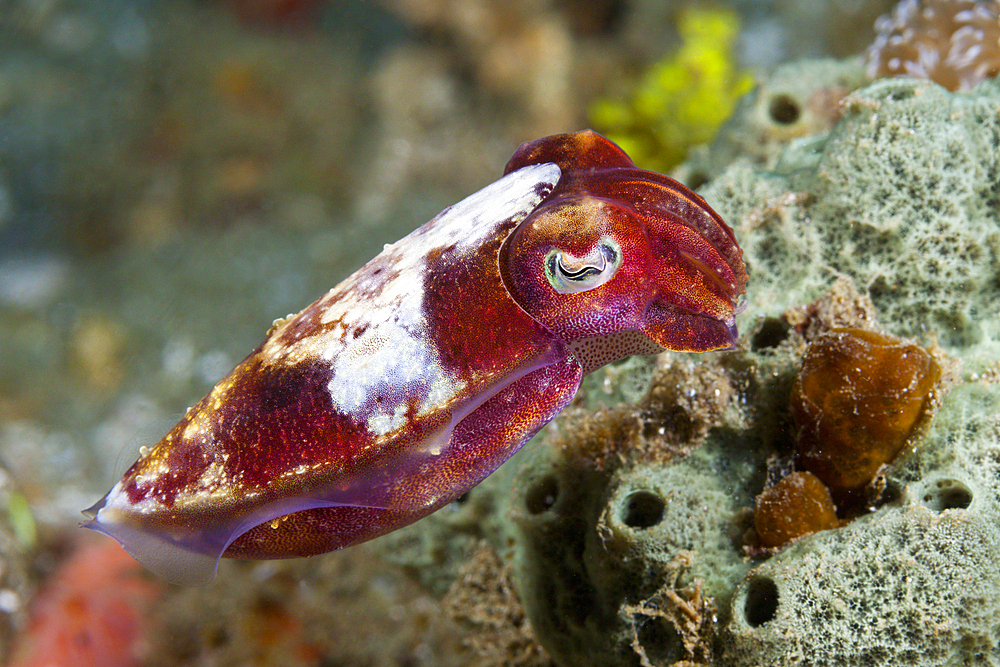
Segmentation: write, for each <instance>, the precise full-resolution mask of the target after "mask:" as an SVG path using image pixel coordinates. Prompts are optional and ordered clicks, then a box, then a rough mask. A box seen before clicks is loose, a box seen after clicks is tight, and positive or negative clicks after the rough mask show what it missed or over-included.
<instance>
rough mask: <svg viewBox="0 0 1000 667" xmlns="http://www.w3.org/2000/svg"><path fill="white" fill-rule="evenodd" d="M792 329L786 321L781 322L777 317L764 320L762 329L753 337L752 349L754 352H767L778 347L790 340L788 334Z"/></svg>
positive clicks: (751, 341) (751, 340)
mask: <svg viewBox="0 0 1000 667" xmlns="http://www.w3.org/2000/svg"><path fill="white" fill-rule="evenodd" d="M790 329H791V327H789V326H788V323H787V322H785V321H784V320H779V319H778V318H776V317H769V318H767V319H766V320H764V321H763V322H762V323H761V325H760V329H758V330H757V333H755V334H754V335H753V337H752V338H751V339H750V349H752V350H753V351H754V352H757V351H759V350H767V349H770V348H772V347H778V346H779V345H781V343H782V342H783V341H784V340H785V339H786V338H788V332H789V330H790Z"/></svg>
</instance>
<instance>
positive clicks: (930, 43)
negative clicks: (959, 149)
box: [867, 0, 1000, 90]
mask: <svg viewBox="0 0 1000 667" xmlns="http://www.w3.org/2000/svg"><path fill="white" fill-rule="evenodd" d="M875 30H876V31H877V32H878V36H877V37H876V39H875V43H874V44H872V45H871V46H870V47H868V54H867V72H868V75H869V76H870V77H871V78H873V79H875V78H879V77H886V76H912V77H918V78H922V79H930V80H931V81H934V82H935V83H938V84H940V85H942V86H944V87H945V88H947V89H948V90H959V89H966V88H972V87H973V86H975V85H976V84H977V83H979V82H980V81H982V80H983V79H988V78H992V77H994V76H996V75H997V73H998V72H1000V2H998V1H997V0H980V1H978V2H977V1H974V0H903V1H902V2H900V3H899V4H898V5H896V8H895V9H894V10H893V12H892V15H891V16H889V15H885V16H881V17H879V19H878V20H877V21H876V22H875Z"/></svg>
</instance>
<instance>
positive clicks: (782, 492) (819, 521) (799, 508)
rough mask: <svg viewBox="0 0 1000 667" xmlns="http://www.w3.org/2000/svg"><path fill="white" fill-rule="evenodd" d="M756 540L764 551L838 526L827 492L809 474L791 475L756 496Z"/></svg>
mask: <svg viewBox="0 0 1000 667" xmlns="http://www.w3.org/2000/svg"><path fill="white" fill-rule="evenodd" d="M753 524H754V529H755V530H756V531H757V538H758V539H759V540H760V543H761V544H762V545H764V546H765V547H769V548H775V547H780V546H784V545H785V544H788V543H789V542H791V541H792V540H794V539H797V538H800V537H803V536H804V535H808V534H810V533H815V532H816V531H819V530H827V529H830V528H836V527H838V526H839V525H840V522H839V521H838V520H837V511H836V508H835V507H834V505H833V498H831V497H830V491H829V489H827V488H826V486H824V485H823V482H821V481H819V478H818V477H816V475H814V474H812V473H811V472H793V473H792V474H791V475H789V476H788V477H785V478H784V479H782V480H781V481H780V482H778V483H777V484H775V485H774V486H771V487H768V488H766V489H764V491H763V492H761V494H760V495H759V496H757V504H756V507H755V508H754V513H753Z"/></svg>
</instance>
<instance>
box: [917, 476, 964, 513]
mask: <svg viewBox="0 0 1000 667" xmlns="http://www.w3.org/2000/svg"><path fill="white" fill-rule="evenodd" d="M923 503H924V506H925V507H927V508H928V509H930V510H933V511H935V512H943V511H945V510H956V509H959V510H964V509H965V508H966V507H968V506H969V505H971V504H972V491H971V490H970V489H969V487H967V486H966V485H965V484H963V483H962V482H960V481H958V480H957V479H939V480H938V481H937V483H935V484H934V486H932V487H931V488H929V489H927V490H926V491H925V492H924V497H923Z"/></svg>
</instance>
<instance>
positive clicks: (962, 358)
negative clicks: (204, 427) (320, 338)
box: [0, 0, 1000, 667]
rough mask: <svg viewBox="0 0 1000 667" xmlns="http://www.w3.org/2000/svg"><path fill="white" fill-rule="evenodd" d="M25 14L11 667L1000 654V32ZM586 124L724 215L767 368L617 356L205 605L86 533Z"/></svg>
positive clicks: (812, 5) (133, 7) (850, 1)
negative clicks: (530, 434) (538, 422)
mask: <svg viewBox="0 0 1000 667" xmlns="http://www.w3.org/2000/svg"><path fill="white" fill-rule="evenodd" d="M0 7H2V12H0V14H2V16H0V50H2V57H0V661H2V663H3V664H10V665H18V666H21V665H103V666H115V665H164V666H165V665H205V666H216V665H270V664H274V665H323V666H333V665H337V666H344V667H348V666H358V667H360V666H383V665H384V666H389V665H400V666H402V665H406V666H414V667H415V666H418V665H427V666H434V665H441V666H447V665H483V666H494V665H497V666H499V665H512V666H513V665H518V666H520V665H525V666H526V665H537V666H547V665H619V664H620V665H642V666H643V667H645V666H649V665H655V666H656V667H660V666H661V665H763V664H768V665H798V664H803V665H805V664H808V665H972V664H974V665H995V664H1000V570H998V569H997V567H996V563H997V562H998V556H1000V387H998V385H997V382H998V380H1000V366H998V363H1000V269H998V267H1000V222H998V218H1000V148H998V146H1000V85H998V83H997V81H996V80H995V79H993V77H994V76H995V75H996V74H997V72H998V71H1000V55H998V54H1000V43H998V41H997V40H998V37H1000V18H998V12H997V3H995V2H978V3H977V2H968V1H967V2H944V1H943V0H939V1H937V2H923V3H917V2H912V1H911V2H903V3H900V4H899V6H898V7H896V9H895V14H890V12H892V11H893V9H894V3H891V2H882V1H875V0H871V1H864V0H830V1H828V2H816V1H814V0H773V1H767V2H762V1H759V0H757V1H750V0H747V1H744V2H711V3H702V2H690V1H687V2H683V1H670V0H663V1H654V0H631V1H630V0H598V1H596V2H582V1H579V2H574V1H571V0H467V1H465V0H381V1H379V2H365V1H363V0H343V1H338V0H215V1H208V0H203V1H194V0H190V1H185V0H160V1H155V0H102V1H101V2H87V1H84V0H6V1H5V2H3V3H0ZM880 16H885V18H883V19H881V20H879V26H878V30H877V29H876V20H877V19H878V17H880ZM879 35H881V36H879ZM873 45H874V46H873ZM869 47H871V48H869ZM933 54H937V55H933ZM900 74H905V75H909V76H910V77H915V78H908V77H905V76H904V77H902V78H899V77H898V76H897V75H900ZM585 127H592V128H593V129H595V130H596V131H598V132H601V133H602V134H605V135H606V136H608V137H609V138H611V139H612V140H614V141H616V142H618V143H619V145H621V146H622V148H624V149H625V150H626V152H628V153H629V155H631V156H632V158H633V160H634V161H635V162H636V164H637V165H638V166H639V167H641V168H646V169H652V170H656V171H660V172H663V173H668V174H671V175H673V176H674V177H675V178H678V179H679V180H680V181H682V182H684V183H686V184H688V185H690V186H691V187H693V188H696V189H697V190H698V191H699V193H700V194H701V195H702V196H704V197H705V199H706V200H707V201H708V203H709V204H710V205H711V206H712V207H713V208H715V209H716V210H717V211H718V212H719V213H720V214H721V215H722V217H723V218H724V219H725V220H726V221H727V222H728V224H729V225H730V226H731V227H733V229H734V230H735V232H736V236H737V239H738V241H739V242H740V244H741V246H742V247H743V250H744V257H745V260H746V263H747V268H748V272H749V275H750V281H749V284H748V290H747V297H746V302H747V306H746V309H745V311H744V312H742V314H740V315H739V316H738V317H737V325H738V327H739V330H740V333H741V340H740V344H739V345H738V346H737V348H736V349H735V350H731V351H725V352H720V353H709V354H707V355H684V354H670V353H667V354H664V355H661V356H659V357H656V358H648V359H631V360H628V361H625V362H622V363H620V364H617V365H614V366H612V367H609V368H606V369H602V370H599V371H598V372H597V373H595V374H594V375H592V376H590V378H589V379H588V380H587V381H586V382H585V387H584V389H583V390H581V393H580V395H579V396H578V398H577V400H576V401H574V403H573V404H572V405H571V407H570V408H568V409H567V410H566V411H565V412H564V413H563V415H561V416H560V417H559V418H557V419H556V420H555V421H554V422H553V423H552V424H550V425H549V426H548V427H546V429H545V430H543V431H542V433H540V434H539V435H538V436H537V437H536V438H534V439H533V440H532V441H531V442H530V443H529V444H527V445H526V446H525V448H524V451H523V452H522V453H520V454H518V455H517V456H516V457H515V458H514V459H512V460H511V461H509V462H508V463H507V464H505V465H504V466H503V467H502V468H501V470H500V471H498V472H497V473H496V474H495V475H494V476H493V477H491V478H489V479H488V480H487V481H486V482H484V483H483V484H482V485H481V486H480V487H477V488H476V489H474V490H473V491H472V492H470V493H469V494H468V495H467V497H464V498H463V499H462V500H461V502H457V503H454V504H453V505H450V506H448V507H446V508H444V509H443V510H441V511H440V512H438V513H437V514H435V515H432V516H431V517H429V518H428V519H426V520H424V521H421V522H418V523H417V524H414V525H413V526H410V527H408V528H406V529H403V530H401V531H398V532H397V533H394V534H391V535H388V536H385V537H383V538H379V539H377V540H374V541H372V542H369V543H365V544H362V545H359V546H356V547H352V548H350V549H347V550H345V551H342V552H336V553H332V554H326V555H322V556H318V557H314V558H310V559H299V560H289V561H266V562H253V563H251V562H241V561H223V562H222V564H221V565H220V568H219V576H218V578H217V579H216V581H214V582H213V583H212V584H210V585H208V586H206V587H201V588H181V587H176V586H171V585H167V584H166V583H164V582H161V581H159V580H157V579H155V578H154V577H152V576H151V575H149V574H148V573H146V572H145V571H144V570H142V568H141V567H140V566H138V565H137V564H136V563H135V562H134V561H132V559H131V558H130V557H128V556H127V554H125V553H124V552H123V551H122V550H121V549H120V547H118V546H117V544H115V543H114V542H113V541H111V540H108V539H106V538H103V537H100V536H98V535H95V534H91V533H90V532H89V531H83V530H81V529H79V528H78V523H79V521H80V519H81V516H80V514H79V512H80V510H81V509H83V508H86V507H89V506H90V505H92V504H93V503H94V502H95V501H96V500H97V499H98V498H100V497H101V495H102V494H103V493H104V492H105V491H106V490H107V489H108V488H109V487H110V486H111V484H113V483H114V481H116V480H117V479H118V478H119V477H120V475H121V473H122V472H123V471H124V469H125V468H126V467H127V466H128V465H129V464H130V463H131V462H132V461H133V460H134V459H135V457H136V455H137V452H138V450H139V448H140V447H143V446H152V445H153V444H155V443H156V441H158V440H159V438H160V437H161V436H162V435H163V434H164V433H166V432H167V431H168V430H169V429H170V427H171V426H173V424H174V423H175V422H176V421H177V420H178V419H179V418H180V416H181V415H182V414H183V413H184V411H185V410H186V409H187V407H188V406H190V405H193V404H194V403H196V402H197V401H198V400H199V399H200V398H201V397H202V396H203V395H205V394H206V393H207V392H208V391H209V390H210V389H211V387H212V386H213V385H214V384H215V383H216V382H217V381H218V380H219V379H220V378H222V377H223V376H224V375H225V374H226V373H228V372H229V371H230V369H232V367H233V366H235V365H236V364H237V363H238V362H239V361H240V360H241V359H243V357H244V356H245V355H246V354H247V353H249V352H250V351H251V350H253V349H254V348H255V347H256V346H257V345H258V344H259V343H260V341H261V340H262V339H263V337H264V335H265V334H266V332H267V331H268V329H269V327H270V326H271V324H272V322H273V321H274V320H275V319H276V318H280V317H283V316H285V315H286V314H287V313H294V312H297V311H298V310H300V309H301V308H303V307H304V306H306V305H308V304H309V303H310V302H312V301H313V300H314V299H315V298H317V297H318V296H320V295H321V294H323V293H324V292H325V291H326V290H328V289H329V288H331V287H333V286H334V285H335V284H337V283H338V282H340V280H341V279H343V278H344V277H345V276H347V275H348V274H349V273H350V272H351V271H353V270H354V269H356V268H357V267H359V266H360V265H361V264H363V263H364V262H365V261H367V260H368V259H369V258H371V257H373V256H374V255H376V254H377V253H378V252H380V251H381V249H382V247H383V245H384V244H386V243H391V242H393V241H395V240H397V239H399V238H401V237H402V236H404V235H405V234H407V233H409V232H410V231H411V230H412V229H414V228H416V227H417V226H419V225H421V224H423V223H424V222H425V221H427V220H429V219H430V218H431V217H433V216H434V215H435V214H436V213H437V212H438V211H440V210H441V209H443V208H444V207H445V206H448V205H450V204H453V203H454V202H456V201H458V200H460V199H462V198H463V197H465V196H466V195H468V194H470V193H472V192H474V191H476V190H478V189H479V188H481V187H483V186H484V185H486V184H488V183H490V182H492V181H494V180H496V179H497V178H499V177H500V175H501V172H502V169H503V165H504V164H505V162H506V161H507V159H508V158H509V157H510V155H511V153H512V152H513V151H514V150H515V149H516V147H517V146H518V145H519V144H520V143H522V142H524V141H527V140H531V139H536V138H539V137H542V136H545V135H549V134H554V133H562V132H570V131H575V130H578V129H582V128H585ZM851 355H854V356H851ZM844 358H846V359H847V360H846V361H843V359H844ZM855 368H864V369H866V370H867V371H868V372H865V373H861V376H855V375H852V373H853V372H854V371H853V370H852V369H855ZM844 369H847V370H844ZM859 372H860V371H859ZM838 382H841V383H843V384H844V385H845V386H847V388H846V389H843V390H842V391H841V392H840V393H837V387H838V385H837V383H838ZM866 383H867V384H866ZM831 387H832V389H831ZM859 387H861V389H859ZM828 389H829V392H828V394H829V395H828V394H827V393H823V392H824V391H826V390H828ZM816 405H819V406H821V407H820V408H815V406H816ZM845 406H846V407H845ZM859 414H860V415H862V418H861V419H860V421H859V420H857V419H855V417H851V416H850V415H854V416H857V415H859ZM845 415H846V416H845ZM907 415H908V416H907ZM831 424H833V426H830V425H831ZM824 429H826V430H824ZM817 433H818V434H819V435H816V434H817ZM830 443H833V444H830ZM831 449H833V450H835V451H834V452H833V453H830V450H831ZM859 460H869V461H874V463H873V464H872V466H870V469H869V468H865V470H866V471H867V472H864V473H862V480H861V482H860V483H847V482H844V483H843V484H840V485H838V484H839V482H838V480H840V479H842V478H839V477H837V473H830V472H829V469H830V468H834V467H837V466H840V468H838V470H840V469H843V468H847V469H850V470H855V469H856V468H857V467H858V465H859V464H858V463H857V462H858V461H859ZM817 461H818V463H817ZM807 476H812V477H811V478H810V477H807ZM817 478H819V479H821V480H822V481H819V480H818V479H817ZM813 480H816V481H813ZM796 494H800V495H796ZM824 503H826V504H825V505H824ZM812 504H816V506H817V507H819V506H821V505H822V507H823V508H824V509H821V510H817V511H816V512H814V513H812V514H809V513H806V514H802V513H801V512H800V511H799V510H800V508H802V507H811V506H812ZM766 512H771V514H766ZM769 522H770V523H769ZM776 525H777V526H779V528H775V527H774V526H776ZM789 527H790V528H789ZM786 529H787V530H786Z"/></svg>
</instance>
